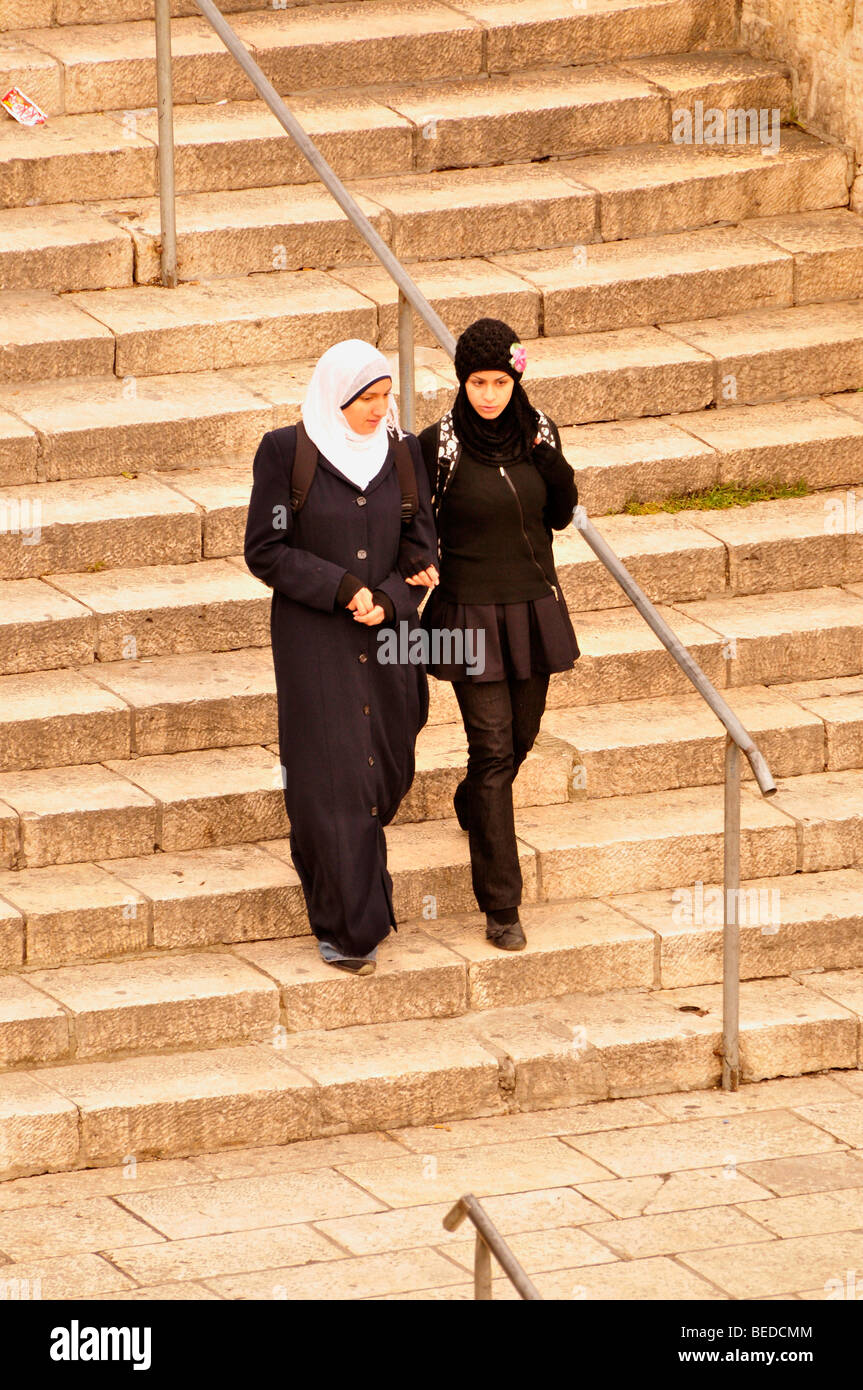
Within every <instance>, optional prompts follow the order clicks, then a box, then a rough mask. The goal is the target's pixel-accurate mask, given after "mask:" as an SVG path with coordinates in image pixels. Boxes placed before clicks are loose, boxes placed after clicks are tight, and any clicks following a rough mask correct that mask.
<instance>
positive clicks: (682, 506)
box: [623, 478, 809, 516]
mask: <svg viewBox="0 0 863 1390" xmlns="http://www.w3.org/2000/svg"><path fill="white" fill-rule="evenodd" d="M808 492H809V485H808V483H805V482H804V481H803V479H802V478H801V479H800V480H799V481H798V482H796V483H756V484H755V485H754V486H753V487H741V486H740V484H739V483H720V484H718V485H717V486H716V487H706V488H702V489H701V490H700V491H699V492H681V493H676V494H672V496H671V497H664V498H662V499H661V500H659V501H657V502H636V501H629V502H627V503H626V504H625V505H624V508H623V510H624V512H625V513H626V514H627V515H628V516H648V515H650V514H651V513H653V512H685V511H690V510H696V511H701V512H710V511H721V510H723V508H725V507H748V506H749V505H750V504H751V503H752V502H773V501H775V500H776V499H777V498H780V497H805V496H806V495H807V493H808Z"/></svg>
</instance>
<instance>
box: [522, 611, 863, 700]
mask: <svg viewBox="0 0 863 1390" xmlns="http://www.w3.org/2000/svg"><path fill="white" fill-rule="evenodd" d="M658 608H659V612H660V614H661V616H662V617H664V618H665V621H666V622H667V623H668V624H669V626H670V627H671V629H672V631H673V632H674V633H676V635H677V636H678V637H679V639H680V641H681V642H682V643H683V645H684V646H685V647H686V648H687V649H688V650H689V652H690V653H691V655H692V656H693V657H694V658H695V660H696V661H697V662H698V664H699V665H700V666H701V668H702V670H703V671H704V673H705V675H706V676H707V677H708V679H709V680H711V681H712V682H713V684H714V685H715V686H716V687H717V688H718V689H720V690H722V689H724V688H728V687H732V686H741V685H758V684H768V683H771V682H773V681H775V680H776V677H777V675H778V674H779V673H782V674H783V675H784V676H785V677H786V678H787V679H788V680H814V679H818V678H819V677H826V676H827V675H828V674H829V675H837V676H838V675H843V674H844V675H859V674H860V671H861V670H863V646H861V643H863V609H861V607H860V598H859V596H858V595H856V594H853V593H851V592H850V591H848V590H845V589H838V588H833V589H830V588H828V589H807V590H802V591H801V592H799V593H795V592H791V593H788V592H784V593H775V594H770V595H766V594H757V595H752V596H747V597H732V598H718V599H713V600H711V599H701V600H695V601H693V602H685V603H680V604H675V605H673V606H668V605H665V604H660V605H658ZM575 628H576V635H577V637H578V643H579V647H580V649H581V653H582V655H581V657H580V658H579V659H578V661H577V662H576V664H575V667H574V668H573V670H572V671H566V672H563V673H561V674H559V675H557V676H553V677H552V681H551V685H550V687H549V697H548V702H549V707H550V708H555V709H557V708H562V707H565V706H570V705H573V706H584V705H593V704H606V703H608V702H609V700H614V699H618V700H633V699H638V698H639V697H641V696H645V695H648V694H651V695H670V694H674V693H676V692H677V691H685V692H687V693H688V692H689V691H690V690H691V686H690V683H689V681H688V680H687V678H686V677H685V676H684V675H683V673H682V671H681V670H680V668H679V667H678V666H677V664H676V662H675V661H674V659H673V658H672V657H671V656H670V655H669V653H668V652H667V651H666V650H665V648H664V647H663V646H662V644H661V643H660V641H659V639H658V638H657V637H656V636H654V634H653V632H652V631H651V629H650V628H648V627H647V624H646V623H645V622H644V620H643V619H642V618H641V616H640V614H638V613H637V612H636V611H635V610H634V609H632V608H630V607H625V608H616V609H603V610H598V611H594V612H592V613H579V614H578V615H577V620H576V623H575ZM825 667H826V668H829V670H825V669H824V668H825Z"/></svg>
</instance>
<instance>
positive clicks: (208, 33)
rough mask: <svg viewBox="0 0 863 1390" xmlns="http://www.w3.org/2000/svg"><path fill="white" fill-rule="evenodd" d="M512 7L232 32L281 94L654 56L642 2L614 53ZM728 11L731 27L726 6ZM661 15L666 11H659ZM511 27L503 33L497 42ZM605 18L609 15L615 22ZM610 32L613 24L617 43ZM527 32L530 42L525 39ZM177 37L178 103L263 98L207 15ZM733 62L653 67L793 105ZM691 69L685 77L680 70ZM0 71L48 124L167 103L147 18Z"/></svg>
mask: <svg viewBox="0 0 863 1390" xmlns="http://www.w3.org/2000/svg"><path fill="white" fill-rule="evenodd" d="M515 8H516V7H514V6H510V7H509V9H508V11H507V10H506V9H501V8H500V7H498V6H497V5H494V4H486V5H485V6H483V7H482V10H481V14H480V15H477V16H474V15H472V14H471V13H470V11H468V12H467V13H465V12H459V11H458V9H456V8H455V7H452V6H448V5H444V4H438V3H435V0H428V2H427V3H426V4H424V5H423V6H421V7H419V8H418V7H417V6H416V5H413V4H410V3H405V0H372V2H371V3H370V0H365V3H363V4H362V5H360V4H358V3H341V4H339V5H332V4H319V5H309V6H290V7H285V8H282V9H275V10H269V11H268V10H266V9H260V10H257V11H255V10H254V8H253V9H252V10H250V12H248V13H239V14H235V15H234V17H233V19H232V21H231V25H232V28H233V29H234V32H235V33H236V34H237V36H238V37H239V39H240V41H241V42H242V43H243V44H244V45H245V47H246V48H247V49H248V50H249V51H250V52H251V54H252V56H253V57H254V58H255V61H256V62H257V64H258V66H259V67H260V68H261V70H262V71H263V73H264V74H265V76H266V77H268V78H269V80H270V81H271V82H272V83H273V85H274V87H275V88H276V90H277V91H279V92H283V93H295V92H298V91H302V90H308V89H315V88H345V87H348V88H350V87H362V86H368V85H370V84H376V83H391V82H405V81H410V82H411V83H412V84H414V85H419V84H421V83H427V82H429V81H433V80H434V79H440V78H451V77H460V78H470V77H472V76H474V75H478V74H482V75H485V76H487V75H488V74H489V73H492V74H494V73H496V72H500V73H504V74H506V75H507V76H509V75H510V74H512V73H513V72H516V71H518V70H519V69H521V68H525V67H531V66H534V65H539V66H545V65H547V64H560V63H561V61H563V62H565V63H568V62H569V61H570V60H571V56H572V54H578V57H579V61H580V62H582V63H583V62H585V61H586V59H587V58H588V57H590V56H595V57H597V58H598V59H599V60H600V61H602V62H607V61H608V59H609V58H611V57H613V56H614V57H619V56H622V55H625V54H627V53H638V52H643V51H644V50H643V48H641V47H640V46H639V43H638V41H637V32H636V26H637V25H638V21H639V20H640V21H641V35H642V36H643V38H644V39H647V38H648V33H649V31H648V30H647V26H645V24H644V20H645V19H647V18H648V17H649V15H650V9H649V7H647V6H645V5H641V6H640V7H638V6H632V7H631V12H630V15H629V24H628V25H627V24H625V25H623V26H620V25H617V26H615V27H616V28H617V35H616V42H615V44H614V45H613V46H612V45H611V44H609V43H608V41H607V40H606V42H605V43H604V44H603V42H602V35H601V32H600V29H599V26H597V25H596V24H595V23H594V25H593V26H592V31H593V32H592V35H588V34H586V33H585V32H584V31H585V28H586V25H585V21H586V20H587V19H588V18H589V16H587V15H581V16H579V15H578V13H577V12H573V10H572V9H570V10H569V12H568V13H567V10H566V8H565V6H564V3H563V0H557V3H556V4H555V5H553V6H548V5H547V6H546V15H545V16H544V18H545V19H546V21H547V22H546V24H545V25H544V26H542V25H537V23H536V19H537V18H538V16H536V15H532V16H531V20H532V21H533V22H532V23H530V25H529V27H528V23H527V22H526V18H527V17H526V16H525V15H524V11H523V10H522V24H520V25H513V24H512V22H511V18H512V14H513V10H514V9H515ZM675 8H676V10H677V13H676V14H675V13H674V9H673V8H672V7H665V13H664V15H663V18H665V19H666V21H667V20H668V19H671V20H672V24H673V21H674V20H675V19H676V20H677V21H678V25H677V27H678V39H677V44H676V45H674V39H673V37H672V36H671V35H669V37H672V44H673V45H674V46H676V47H680V43H681V37H682V35H680V32H679V21H680V19H681V18H683V20H684V24H686V23H687V21H688V24H689V26H690V32H691V30H692V27H693V18H694V16H693V6H692V4H691V3H690V4H689V5H688V6H686V9H688V11H689V13H688V14H686V12H685V10H684V13H683V14H681V7H680V6H677V7H675ZM724 8H725V15H724V18H725V19H726V21H727V16H728V6H727V5H726V6H725V7H724ZM549 11H551V12H550V13H549ZM633 12H634V13H633ZM653 13H654V14H656V13H660V14H662V11H659V10H658V8H657V7H656V6H654V7H653ZM507 18H509V19H510V23H508V24H507V23H506V22H505V21H506V19H507ZM501 19H504V24H503V26H502V32H497V31H498V29H499V27H500V26H499V21H500V20H501ZM605 19H606V21H608V19H609V16H608V15H607V14H606V16H605ZM633 19H635V21H636V26H633V22H632V21H633ZM579 21H580V25H579ZM579 27H580V28H581V31H582V32H581V34H579ZM610 27H611V26H609V25H608V23H607V22H606V25H605V30H606V34H608V31H609V29H610ZM650 28H651V29H652V32H650V33H649V41H650V43H651V44H653V45H655V44H656V43H660V44H661V43H662V38H663V32H662V31H663V28H666V30H667V28H668V26H667V24H666V25H665V26H663V25H662V24H660V25H659V26H650ZM711 28H713V35H711V37H713V36H715V35H716V27H715V26H710V25H707V26H702V33H703V32H704V30H705V29H707V30H708V32H709V30H710V29H711ZM519 30H521V35H520V37H521V40H522V41H521V42H519V41H518V37H517V36H518V31H519ZM627 30H628V31H629V32H628V35H627ZM726 34H728V27H727V24H726ZM514 36H515V37H516V41H515V42H514V43H513V42H512V39H513V37H514ZM590 37H593V40H594V45H595V48H594V55H591V54H590V51H589V49H588V51H587V52H584V51H583V49H582V43H580V42H579V39H581V40H582V42H583V40H584V39H585V38H587V40H588V43H589V42H590ZM728 37H730V34H728ZM525 38H526V39H527V42H525V41H524V40H525ZM171 39H172V41H171V55H172V77H173V86H174V91H175V94H176V99H177V101H178V102H191V101H196V100H197V101H201V102H210V101H217V100H219V99H224V98H228V99H234V100H237V99H249V98H250V97H251V96H252V95H253V93H254V88H253V87H252V84H251V82H250V81H249V79H248V78H247V77H246V75H245V73H244V72H243V71H242V69H241V68H240V66H239V64H237V63H236V62H235V60H234V59H233V57H232V56H231V55H230V54H229V53H228V52H227V50H226V49H225V47H224V45H223V44H222V42H221V40H220V39H219V38H218V36H217V35H216V34H215V32H214V31H213V29H212V27H211V25H210V24H209V23H208V22H207V21H206V20H205V19H204V18H203V17H201V16H200V15H197V16H195V17H190V18H182V17H181V18H178V19H177V20H176V21H175V22H174V23H173V24H172V34H171ZM597 40H598V41H599V42H598V43H597ZM13 45H14V46H13ZM597 48H598V49H599V51H598V52H597V51H596V49H597ZM614 49H616V53H615V52H614ZM610 50H611V51H610ZM654 51H656V50H655V49H654ZM722 58H723V60H724V61H722V64H721V66H722V71H723V76H724V79H725V80H724V82H723V83H721V84H720V82H719V81H718V80H717V76H716V70H717V66H718V63H717V60H716V59H715V58H714V56H713V55H712V54H711V55H707V54H705V55H704V61H703V63H702V65H701V68H700V69H699V68H697V67H695V66H694V64H693V60H692V59H691V58H690V56H689V55H688V54H687V53H681V54H680V55H679V60H678V62H677V63H675V60H674V58H668V59H666V60H665V64H664V66H663V65H661V64H660V62H659V60H654V70H653V71H652V72H651V75H650V76H649V80H650V81H651V82H652V83H653V84H654V86H655V87H657V88H659V87H661V90H662V91H663V94H664V95H671V94H675V93H679V94H686V95H688V93H689V90H690V89H691V87H692V86H693V84H697V90H698V91H703V90H704V87H705V84H709V90H710V92H711V95H713V96H714V98H715V101H722V100H723V98H724V99H725V101H726V103H727V104H728V105H730V106H735V105H738V104H743V105H752V104H754V105H764V104H765V102H767V101H769V102H770V104H771V105H774V104H776V100H777V99H778V100H782V98H783V96H784V95H785V89H784V88H782V87H781V78H779V71H778V70H777V79H779V80H778V81H773V82H771V75H770V72H769V69H765V65H764V64H761V71H762V74H763V75H761V80H760V83H759V84H758V85H755V83H754V81H753V78H752V76H751V74H752V73H753V72H754V71H755V68H756V63H755V60H753V59H750V58H747V57H744V56H741V57H738V58H737V59H736V61H733V60H730V59H729V58H726V57H725V56H724V55H722ZM642 62H643V60H642ZM681 67H683V68H685V74H686V75H682V74H681V72H680V68H681ZM0 73H2V76H3V77H4V80H6V82H7V84H9V85H11V83H12V82H15V81H17V82H18V83H19V84H22V83H23V84H24V85H25V86H27V88H28V90H29V89H30V88H32V89H33V91H34V93H38V95H39V96H40V97H41V98H42V99H43V100H44V102H45V103H46V110H47V112H48V114H49V115H51V116H54V115H59V114H61V113H63V112H65V113H66V114H70V115H71V114H78V113H83V112H90V111H104V110H108V109H110V108H112V107H120V106H123V105H125V107H126V108H127V109H133V108H135V107H145V106H147V105H149V104H150V103H152V102H153V101H154V100H155V96H156V58H155V34H154V28H153V24H152V16H148V18H147V20H145V21H142V22H135V21H126V22H120V23H104V22H103V23H100V24H95V25H92V24H76V25H58V26H54V27H52V28H45V27H41V28H22V29H19V30H18V31H17V33H16V35H14V38H13V44H12V45H10V46H9V48H8V49H7V51H6V53H5V55H4V63H3V69H2V70H0ZM747 78H748V79H749V86H750V90H748V91H747V92H746V94H745V96H744V95H743V94H741V93H740V90H739V84H740V82H741V80H746V79H747ZM735 79H736V82H735ZM28 84H29V85H28ZM776 86H779V89H780V95H779V97H778V98H777V97H776V96H775V94H774V88H775V87H776ZM746 98H748V100H747V99H746Z"/></svg>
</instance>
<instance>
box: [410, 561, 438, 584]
mask: <svg viewBox="0 0 863 1390" xmlns="http://www.w3.org/2000/svg"><path fill="white" fill-rule="evenodd" d="M405 583H406V584H421V585H422V586H423V588H424V589H433V588H434V587H435V585H436V584H439V583H440V575H439V574H438V572H437V570H436V569H435V567H434V565H429V567H428V569H425V570H420V572H419V574H412V575H411V576H410V578H409V579H405Z"/></svg>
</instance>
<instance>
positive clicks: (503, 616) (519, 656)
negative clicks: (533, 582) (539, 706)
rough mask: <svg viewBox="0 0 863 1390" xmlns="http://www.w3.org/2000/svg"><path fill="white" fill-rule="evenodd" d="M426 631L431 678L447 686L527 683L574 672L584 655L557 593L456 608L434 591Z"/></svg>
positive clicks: (427, 607) (425, 619) (427, 610)
mask: <svg viewBox="0 0 863 1390" xmlns="http://www.w3.org/2000/svg"><path fill="white" fill-rule="evenodd" d="M422 626H423V628H424V630H425V631H426V632H427V633H428V635H429V653H430V655H429V663H428V671H429V674H430V675H432V676H436V677H437V679H438V680H443V681H463V680H470V681H501V680H506V679H508V678H514V679H515V680H527V679H528V677H529V676H531V675H534V674H540V673H547V674H552V673H553V672H555V671H569V670H570V669H571V668H572V666H573V665H574V664H575V661H576V659H577V658H578V656H579V655H580V653H579V649H578V642H577V641H576V637H575V631H574V629H573V626H572V621H571V619H570V616H569V611H568V609H567V607H566V604H565V602H564V600H563V598H562V597H560V598H559V597H558V596H557V594H555V593H548V594H543V595H542V597H541V598H535V599H525V600H522V601H521V602H519V603H451V602H450V601H449V600H447V599H445V598H442V597H441V596H440V593H439V591H438V590H437V589H433V590H432V592H431V595H430V596H429V599H428V602H427V603H426V605H425V608H424V609H423V614H422ZM445 634H450V636H449V637H447V636H445ZM459 634H460V638H459ZM480 655H481V656H482V661H480V660H479V658H480ZM465 658H467V659H465Z"/></svg>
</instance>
